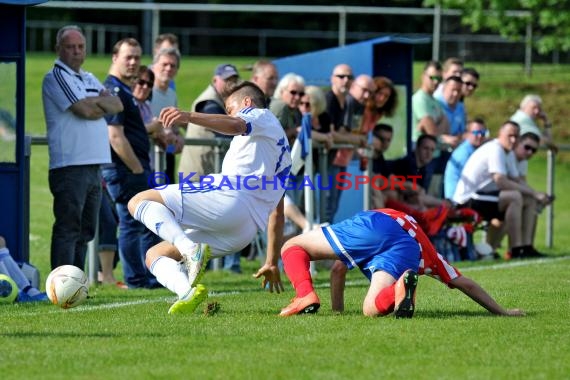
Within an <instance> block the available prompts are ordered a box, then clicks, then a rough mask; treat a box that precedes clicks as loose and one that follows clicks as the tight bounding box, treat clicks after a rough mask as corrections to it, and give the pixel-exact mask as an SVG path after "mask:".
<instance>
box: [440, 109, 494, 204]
mask: <svg viewBox="0 0 570 380" xmlns="http://www.w3.org/2000/svg"><path fill="white" fill-rule="evenodd" d="M486 136H487V127H486V126H485V122H484V121H483V120H482V119H474V120H471V121H469V123H468V124H467V133H466V134H465V140H464V141H463V142H462V143H461V144H460V145H459V146H458V147H457V148H455V150H454V151H453V153H452V154H451V157H450V158H449V160H448V161H447V165H446V166H445V173H444V177H443V193H444V196H445V198H446V199H452V198H453V194H454V193H455V187H456V186H457V182H458V181H459V177H461V171H462V170H463V167H464V166H465V163H466V162H467V159H468V158H469V156H471V154H472V153H473V152H474V151H475V149H477V148H478V147H479V146H481V144H483V142H484V141H485V138H486Z"/></svg>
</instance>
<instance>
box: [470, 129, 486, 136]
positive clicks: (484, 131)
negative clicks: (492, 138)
mask: <svg viewBox="0 0 570 380" xmlns="http://www.w3.org/2000/svg"><path fill="white" fill-rule="evenodd" d="M471 133H472V134H473V136H485V135H486V134H487V130H486V129H481V130H479V131H471Z"/></svg>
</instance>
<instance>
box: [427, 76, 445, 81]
mask: <svg viewBox="0 0 570 380" xmlns="http://www.w3.org/2000/svg"><path fill="white" fill-rule="evenodd" d="M429 79H431V80H433V81H435V82H441V81H442V80H443V77H442V76H441V75H430V76H429Z"/></svg>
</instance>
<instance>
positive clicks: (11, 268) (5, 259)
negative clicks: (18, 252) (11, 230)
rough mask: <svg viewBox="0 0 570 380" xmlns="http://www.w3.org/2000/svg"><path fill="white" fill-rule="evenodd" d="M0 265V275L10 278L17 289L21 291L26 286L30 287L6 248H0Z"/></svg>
mask: <svg viewBox="0 0 570 380" xmlns="http://www.w3.org/2000/svg"><path fill="white" fill-rule="evenodd" d="M0 264H1V265H2V269H1V270H0V273H4V272H6V273H4V274H6V275H7V276H10V278H12V280H14V282H15V283H16V285H18V289H20V290H22V289H24V288H25V287H27V286H30V281H29V280H28V278H27V277H26V276H25V275H24V273H23V272H22V270H21V269H20V267H19V266H18V264H17V263H16V262H15V261H14V259H13V258H12V256H10V251H9V250H8V248H0Z"/></svg>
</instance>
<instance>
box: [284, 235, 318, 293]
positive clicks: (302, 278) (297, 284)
mask: <svg viewBox="0 0 570 380" xmlns="http://www.w3.org/2000/svg"><path fill="white" fill-rule="evenodd" d="M281 258H282V260H283V267H284V269H285V273H287V277H289V280H290V281H291V284H293V287H294V288H295V293H296V294H297V297H304V296H306V295H307V294H309V293H311V292H312V291H314V288H313V281H312V280H311V272H310V271H309V267H310V264H309V263H310V260H309V255H308V254H307V252H306V251H305V250H304V249H303V248H301V247H299V246H293V247H290V248H288V249H287V250H286V251H285V252H283V254H282V255H281Z"/></svg>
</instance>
